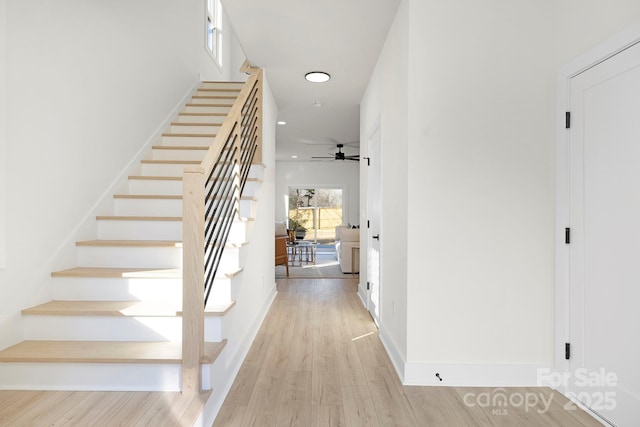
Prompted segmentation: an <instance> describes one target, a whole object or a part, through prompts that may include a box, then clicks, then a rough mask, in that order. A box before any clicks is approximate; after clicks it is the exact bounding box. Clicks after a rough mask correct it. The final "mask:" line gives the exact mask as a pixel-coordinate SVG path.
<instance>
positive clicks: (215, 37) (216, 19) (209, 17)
mask: <svg viewBox="0 0 640 427" xmlns="http://www.w3.org/2000/svg"><path fill="white" fill-rule="evenodd" d="M205 10H206V13H205V29H204V30H205V31H204V47H205V50H206V51H207V52H209V55H211V57H212V58H213V60H214V61H215V63H216V65H218V67H220V68H222V38H223V28H222V3H221V0H205Z"/></svg>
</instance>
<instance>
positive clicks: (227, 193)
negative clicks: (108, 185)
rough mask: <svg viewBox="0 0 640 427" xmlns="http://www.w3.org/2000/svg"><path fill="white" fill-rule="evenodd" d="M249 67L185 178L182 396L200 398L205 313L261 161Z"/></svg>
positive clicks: (258, 75) (258, 85)
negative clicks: (253, 167)
mask: <svg viewBox="0 0 640 427" xmlns="http://www.w3.org/2000/svg"><path fill="white" fill-rule="evenodd" d="M247 64H248V63H245V64H244V65H243V69H242V70H243V71H246V72H249V73H250V76H249V78H248V79H247V82H246V83H245V84H244V86H243V87H242V90H241V91H240V94H239V95H238V97H237V98H236V100H235V102H234V103H233V106H232V107H231V110H230V111H229V113H228V115H227V117H226V119H225V121H224V122H223V124H222V126H221V128H220V130H219V131H218V134H217V135H216V138H215V140H214V142H213V144H212V145H211V146H210V147H209V150H208V151H207V153H206V155H205V157H204V159H203V160H202V162H201V163H200V164H199V165H195V166H187V167H185V169H184V177H183V215H182V220H183V263H182V269H183V270H182V271H183V277H182V279H183V284H182V286H183V302H182V304H183V307H182V392H183V393H187V394H198V393H200V392H201V388H202V384H201V377H202V368H201V363H200V362H201V360H202V357H203V356H204V309H205V305H206V302H207V297H208V295H209V292H210V291H211V287H212V285H213V279H214V278H215V275H216V272H217V268H218V265H219V262H220V259H221V256H222V251H223V250H224V246H225V244H226V241H227V238H228V235H229V231H230V229H231V224H232V222H233V221H234V220H235V219H238V215H239V213H238V205H239V200H240V196H241V191H242V189H243V188H244V183H245V182H246V178H247V175H248V173H249V168H250V166H251V164H252V163H254V162H256V163H258V162H261V161H262V149H261V145H262V70H261V69H258V68H252V67H250V66H249V65H247Z"/></svg>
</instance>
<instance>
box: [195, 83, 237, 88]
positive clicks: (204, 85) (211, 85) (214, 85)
mask: <svg viewBox="0 0 640 427" xmlns="http://www.w3.org/2000/svg"><path fill="white" fill-rule="evenodd" d="M243 85H244V83H243V82H202V85H201V86H200V88H199V89H235V90H240V89H242V86H243Z"/></svg>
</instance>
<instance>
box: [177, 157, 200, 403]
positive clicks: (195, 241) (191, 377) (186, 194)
mask: <svg viewBox="0 0 640 427" xmlns="http://www.w3.org/2000/svg"><path fill="white" fill-rule="evenodd" d="M204 191H205V174H204V169H203V168H201V167H199V166H196V167H191V168H185V171H184V178H183V207H182V212H183V214H182V269H183V273H182V274H183V283H182V393H184V394H199V393H200V392H201V391H202V367H201V365H200V361H201V359H202V356H203V355H204Z"/></svg>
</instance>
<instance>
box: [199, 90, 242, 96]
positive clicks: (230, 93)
mask: <svg viewBox="0 0 640 427" xmlns="http://www.w3.org/2000/svg"><path fill="white" fill-rule="evenodd" d="M239 94H240V89H238V90H215V89H208V90H202V89H198V91H197V92H196V96H233V97H234V98H237V97H238V95H239Z"/></svg>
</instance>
